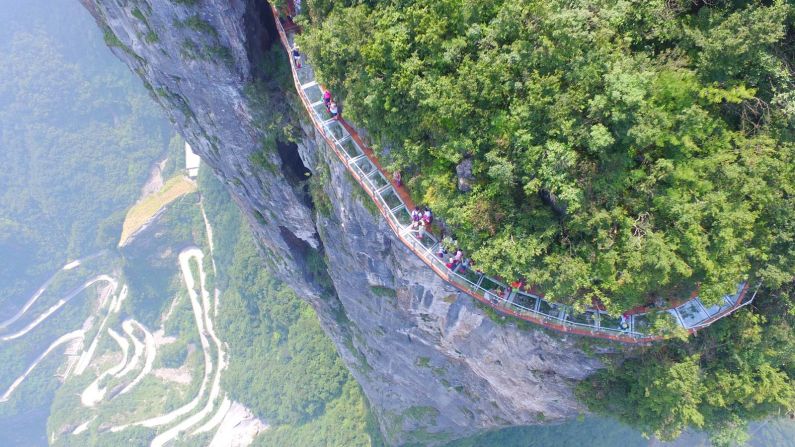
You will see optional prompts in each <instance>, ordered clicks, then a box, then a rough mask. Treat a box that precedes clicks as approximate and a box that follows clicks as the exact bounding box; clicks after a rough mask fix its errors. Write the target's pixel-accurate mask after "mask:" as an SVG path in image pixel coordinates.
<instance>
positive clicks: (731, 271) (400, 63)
mask: <svg viewBox="0 0 795 447" xmlns="http://www.w3.org/2000/svg"><path fill="white" fill-rule="evenodd" d="M305 3H306V5H305V6H306V9H307V19H305V23H306V25H307V27H306V28H307V31H306V33H305V34H304V35H303V36H302V38H301V39H300V42H301V47H302V48H303V49H304V51H306V52H307V53H308V54H309V57H310V58H311V59H312V60H313V61H314V62H315V66H316V68H317V72H318V75H319V78H320V79H321V80H322V81H323V82H324V83H325V84H326V85H328V87H330V88H331V90H332V91H333V92H334V93H335V95H337V96H339V97H342V98H343V99H344V101H343V102H344V106H345V114H346V116H347V117H349V118H351V120H353V121H355V122H356V123H357V124H359V125H362V126H363V127H365V128H367V129H368V130H369V131H370V132H371V133H372V135H373V138H374V145H375V146H376V147H379V146H384V147H386V146H387V145H388V146H389V147H391V150H390V151H389V153H388V154H384V155H383V156H382V157H383V161H384V162H385V163H386V164H388V165H391V166H392V167H393V168H394V169H400V170H401V171H402V172H404V173H406V175H404V181H406V183H407V184H408V186H409V187H410V189H411V190H412V193H413V194H414V195H415V199H416V200H417V201H419V202H421V203H427V204H429V205H431V206H432V207H433V208H434V209H435V210H436V211H437V214H438V215H439V216H441V217H442V218H444V220H445V221H446V223H447V224H448V225H449V226H450V228H452V229H453V231H455V236H456V237H457V239H458V240H459V241H460V242H461V244H462V245H463V246H464V247H465V248H466V249H467V251H468V252H469V253H470V254H471V255H472V257H473V258H474V259H475V260H476V261H478V262H479V264H480V265H481V266H482V267H483V268H485V269H486V270H487V271H490V272H492V273H495V274H499V275H501V276H503V277H505V278H509V279H513V278H516V277H525V278H526V279H527V280H528V281H529V282H531V283H535V284H537V285H538V286H539V288H540V289H542V290H543V291H544V293H545V294H546V296H547V297H549V298H551V299H553V300H556V301H562V302H568V303H573V304H576V305H579V306H585V305H589V304H590V303H591V302H592V298H599V299H601V300H602V302H604V303H605V304H606V305H607V306H608V308H609V309H610V310H612V311H614V312H619V311H623V310H625V309H627V308H629V307H632V306H635V305H638V304H643V303H647V302H649V301H651V300H653V299H654V298H658V297H662V298H668V297H682V296H687V295H689V293H690V292H691V291H693V290H695V289H696V288H699V289H700V294H701V296H702V298H703V299H705V300H706V301H716V300H718V299H720V297H721V296H723V295H724V294H727V293H730V292H732V291H733V290H735V287H736V285H737V283H738V282H740V281H742V280H744V279H746V278H748V277H749V276H750V277H751V279H752V281H759V280H762V281H764V282H765V283H766V284H767V285H768V286H771V287H773V288H775V287H777V286H778V285H780V284H782V283H784V282H786V281H787V280H789V279H791V278H792V276H793V272H795V266H794V265H793V258H792V257H788V255H787V254H788V253H791V252H792V250H793V249H792V246H793V244H792V238H793V233H794V232H793V227H792V224H791V222H792V221H793V218H795V201H793V194H792V191H793V188H795V174H793V171H794V168H793V164H792V163H791V160H792V159H793V156H794V155H795V149H794V148H793V147H794V146H793V138H792V137H793V116H794V114H795V90H793V88H792V87H793V76H792V57H793V52H795V45H793V38H792V36H793V28H792V18H793V7H792V5H790V4H788V3H786V2H783V1H772V2H757V1H725V2H691V1H689V0H688V1H684V0H682V1H663V0H656V1H649V2H626V1H622V2H615V1H606V0H603V1H575V2H569V1H562V0H561V1H532V0H523V1H504V0H487V1H483V0H477V1H475V0H462V1H458V0H457V1H452V0H440V1H434V2H425V1H412V0H408V1H385V2H371V1H365V2H353V1H331V0H308V1H307V2H305ZM467 158H468V159H471V160H472V165H473V173H474V176H475V181H474V183H473V187H472V191H471V192H469V193H462V192H460V191H458V190H457V188H456V183H457V182H456V179H455V167H456V165H457V164H459V163H460V162H461V161H462V160H464V159H467Z"/></svg>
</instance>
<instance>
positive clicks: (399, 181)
mask: <svg viewBox="0 0 795 447" xmlns="http://www.w3.org/2000/svg"><path fill="white" fill-rule="evenodd" d="M393 178H394V179H395V185H397V186H403V179H402V178H401V177H400V171H395V175H394V176H393Z"/></svg>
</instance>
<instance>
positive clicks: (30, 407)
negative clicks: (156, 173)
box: [0, 0, 171, 445]
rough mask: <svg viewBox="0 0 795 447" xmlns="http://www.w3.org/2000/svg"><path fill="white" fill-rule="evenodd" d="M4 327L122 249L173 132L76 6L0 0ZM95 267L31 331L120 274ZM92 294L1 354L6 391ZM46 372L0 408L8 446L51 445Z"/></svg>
mask: <svg viewBox="0 0 795 447" xmlns="http://www.w3.org/2000/svg"><path fill="white" fill-rule="evenodd" d="M0 51H1V52H2V54H3V56H2V63H0V166H2V170H1V171H0V319H2V320H5V318H7V317H9V316H11V315H13V314H14V313H15V311H16V310H17V309H18V307H19V306H20V305H21V303H22V302H24V300H26V299H27V298H28V297H29V296H30V294H31V293H32V292H33V291H34V290H35V289H36V288H37V287H39V285H40V284H41V283H42V282H44V280H45V279H46V278H47V277H49V276H50V275H51V274H52V273H53V272H54V271H55V270H56V269H57V268H59V267H60V266H61V265H63V264H64V263H65V262H66V260H67V259H69V258H76V257H81V256H85V255H88V254H90V253H92V252H96V251H98V250H99V249H102V248H110V247H114V246H115V245H116V242H118V235H119V229H120V228H121V223H122V220H123V218H124V211H125V210H126V208H127V207H128V206H129V205H131V204H132V202H134V201H135V199H136V198H137V196H138V193H139V191H140V187H141V186H142V185H143V182H144V180H145V179H146V175H147V171H148V169H149V166H150V165H151V163H152V162H154V161H156V157H157V156H158V155H159V154H162V153H163V152H164V149H165V145H166V144H167V143H168V138H169V135H170V134H171V131H170V130H169V128H168V122H167V121H166V120H165V119H164V118H163V116H162V112H161V111H160V110H158V108H157V107H156V105H154V104H153V101H151V100H150V99H149V98H148V95H147V92H146V90H145V89H144V88H143V86H142V85H141V83H140V81H138V80H137V79H136V78H135V77H134V75H133V74H132V73H130V72H129V70H127V68H126V67H124V65H123V64H121V63H120V62H119V61H118V60H117V59H116V58H115V57H114V56H113V55H112V54H111V52H110V51H109V50H108V49H107V47H106V46H105V43H104V41H103V38H102V33H101V32H100V31H99V30H98V29H97V28H96V26H95V24H94V22H93V20H92V19H91V17H90V16H89V14H88V13H87V11H85V10H84V9H83V8H82V6H81V5H80V4H79V3H78V2H75V1H73V0H29V1H24V2H19V1H15V0H0ZM113 262H115V259H114V258H113V257H112V256H105V257H101V258H96V259H94V260H93V261H91V262H89V263H85V264H84V265H83V267H81V268H78V269H74V270H70V271H68V272H62V273H61V274H59V275H58V276H57V277H56V278H55V282H53V283H52V285H51V286H50V287H49V289H48V290H47V292H46V293H45V294H44V295H42V297H41V299H40V300H39V301H38V302H37V303H36V304H35V305H34V307H32V308H31V310H30V312H29V315H28V316H26V317H24V318H23V319H21V320H20V321H19V322H17V323H16V324H15V325H13V327H12V329H13V330H17V329H20V328H21V327H23V326H24V325H26V324H28V323H29V322H30V321H31V320H32V319H33V318H34V317H35V316H37V315H40V314H41V313H42V312H43V310H44V309H46V308H48V307H49V306H51V305H53V304H54V303H55V302H56V301H57V300H58V299H60V298H62V297H63V296H64V295H65V294H66V293H67V292H68V291H69V290H71V289H72V288H74V287H76V286H77V285H78V284H81V283H82V282H83V281H85V279H87V278H88V277H90V276H93V275H95V274H98V273H105V272H108V271H110V270H112V269H113ZM95 296H96V294H95V293H94V289H93V288H91V289H89V290H87V291H85V292H83V293H81V294H80V295H78V296H76V297H75V298H74V299H73V300H72V302H70V303H69V304H68V305H66V306H64V308H63V309H61V310H60V311H59V312H58V313H56V314H54V315H53V316H52V317H50V318H48V319H47V320H46V321H44V322H42V323H41V324H40V325H39V326H37V327H36V329H34V330H33V331H31V332H30V333H29V334H27V335H25V336H24V337H22V338H19V339H17V340H13V341H9V342H4V343H3V345H2V347H1V348H0V364H2V365H3V366H2V368H0V389H2V390H3V391H5V389H6V387H7V386H8V385H10V383H11V382H12V381H13V380H14V379H16V378H17V377H18V376H19V375H20V374H22V373H23V372H24V371H25V369H26V368H27V367H28V365H29V364H30V362H31V361H32V360H33V359H34V358H35V357H36V356H38V355H39V353H40V352H41V351H42V350H44V349H45V348H46V347H47V346H48V345H49V344H50V343H51V342H52V341H53V340H55V339H56V338H57V337H58V336H60V335H63V334H64V333H66V332H69V331H71V330H74V329H76V328H78V327H80V324H81V323H82V322H83V321H84V320H85V318H86V316H87V315H89V314H90V313H91V312H93V310H94V306H95V304H96V302H95V301H94V299H93V298H94V297H95ZM62 360H63V357H61V356H60V355H52V356H50V357H48V358H47V359H46V360H45V361H44V362H43V363H42V364H40V365H39V366H38V367H37V368H36V369H35V370H34V371H33V372H32V374H31V375H30V376H29V377H28V378H27V379H26V380H25V382H24V383H23V384H22V386H21V387H20V388H19V389H17V390H16V391H15V393H14V394H13V395H12V398H11V401H10V402H7V403H4V404H1V405H0V444H2V445H44V444H46V442H47V436H46V434H45V421H46V419H47V416H48V413H49V403H50V402H51V400H52V395H53V392H54V391H55V390H56V389H57V388H58V386H59V385H60V384H59V383H58V381H57V380H56V379H54V377H53V375H54V372H55V370H56V368H58V367H60V366H61V365H62V363H61V361H62Z"/></svg>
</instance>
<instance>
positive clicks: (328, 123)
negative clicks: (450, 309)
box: [271, 6, 756, 344]
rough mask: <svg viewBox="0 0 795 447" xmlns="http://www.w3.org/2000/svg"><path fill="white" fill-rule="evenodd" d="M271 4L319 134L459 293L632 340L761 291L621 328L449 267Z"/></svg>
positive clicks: (401, 234)
mask: <svg viewBox="0 0 795 447" xmlns="http://www.w3.org/2000/svg"><path fill="white" fill-rule="evenodd" d="M271 8H272V10H273V14H274V22H275V24H276V29H277V30H278V32H279V38H280V41H281V44H282V46H283V47H284V49H285V51H287V54H288V59H289V60H290V69H291V71H292V75H293V82H294V84H295V88H296V91H297V92H298V95H299V96H300V98H301V102H302V103H303V105H304V108H306V111H307V113H308V114H309V116H310V118H311V119H312V123H313V125H314V127H315V129H316V130H317V132H318V133H319V134H320V135H321V136H322V137H323V139H324V140H325V141H326V143H327V144H328V146H329V147H330V148H331V149H332V151H333V152H334V154H336V155H337V157H338V158H339V159H340V161H342V163H343V164H344V165H345V167H346V168H347V169H348V172H350V174H351V175H352V176H353V177H354V178H355V179H356V181H357V182H358V183H359V185H360V186H361V187H362V188H364V190H365V192H366V193H367V195H369V196H370V198H371V199H372V200H373V202H375V204H376V206H377V207H378V210H379V211H380V212H381V214H382V215H383V216H384V218H385V219H386V222H387V224H389V226H390V227H391V229H392V231H393V232H394V233H395V236H396V237H397V238H398V239H399V240H400V241H401V242H403V244H404V245H406V247H408V248H409V250H411V251H412V252H413V253H414V254H415V255H417V256H418V257H419V258H420V259H421V260H422V261H423V262H424V263H425V264H427V265H428V267H430V268H431V269H432V270H433V271H434V272H435V273H436V274H437V275H438V276H439V277H441V278H442V279H443V280H445V281H446V282H448V283H449V284H451V285H452V286H454V287H455V288H457V289H458V290H460V291H461V292H463V293H466V294H467V295H469V296H471V297H472V298H475V299H476V300H478V301H480V302H481V303H483V304H486V305H488V306H490V307H492V308H494V309H495V310H497V311H499V312H500V313H503V314H506V315H512V316H514V317H517V318H521V319H522V320H526V321H529V322H532V323H535V324H538V325H541V326H544V327H546V328H550V329H554V330H557V331H561V332H567V333H574V334H578V335H583V336H588V337H597V338H604V339H609V340H614V341H620V342H624V343H633V344H638V343H648V342H651V341H657V340H662V339H664V338H665V336H664V335H658V334H652V333H649V332H646V331H647V330H650V329H651V323H650V320H649V314H650V312H667V313H669V314H671V315H672V316H673V317H674V318H675V320H676V322H677V324H678V325H679V326H681V327H682V328H684V329H685V330H687V331H688V332H690V333H694V332H696V331H697V330H699V329H701V328H704V327H707V326H709V325H710V324H712V323H714V322H715V321H716V320H718V319H720V318H723V317H725V316H726V315H729V314H730V313H732V312H734V311H735V310H737V309H739V308H741V307H743V306H745V305H747V304H749V303H750V302H752V301H753V299H754V297H755V296H756V292H754V294H753V295H752V296H751V297H750V298H749V299H745V298H746V295H747V292H748V283H747V282H743V283H741V284H739V285H738V286H737V290H736V292H735V293H734V294H731V295H726V296H725V297H724V298H723V300H722V302H721V303H720V304H716V305H714V306H710V307H707V306H706V305H705V304H704V303H702V302H701V300H700V299H699V298H698V297H694V298H691V299H690V300H688V301H686V302H684V303H682V304H680V305H678V306H676V307H674V308H671V309H664V310H663V309H660V310H656V311H649V310H646V309H643V310H641V311H639V312H637V313H633V314H632V315H628V318H627V319H628V327H627V328H626V329H622V328H621V326H620V325H621V322H620V319H619V318H615V317H612V316H610V315H608V314H607V313H606V312H603V311H600V310H598V309H589V310H588V311H586V312H583V313H574V312H573V310H572V308H571V307H569V306H565V305H561V304H557V303H552V302H549V301H547V300H545V299H543V297H541V296H538V295H535V294H533V293H528V292H524V291H519V290H513V291H512V292H511V294H510V295H509V296H508V297H502V296H499V295H497V294H495V293H493V292H492V291H494V290H505V289H506V288H507V285H506V284H504V283H503V282H502V281H500V280H498V279H496V278H493V277H490V276H486V275H482V274H476V273H474V272H471V271H467V272H458V271H456V270H452V271H451V270H450V269H448V268H447V267H446V266H445V264H444V261H443V260H442V259H440V258H439V257H437V255H436V254H435V253H436V252H437V251H438V248H439V246H440V245H439V242H438V241H437V240H436V239H435V238H434V236H433V235H431V234H429V233H425V237H424V238H423V239H422V240H420V239H417V237H416V235H415V234H414V232H413V231H411V230H410V229H409V225H410V223H411V215H410V212H409V210H410V209H413V204H412V203H411V199H410V198H409V195H408V193H407V192H406V191H405V189H404V188H403V187H402V186H398V185H396V184H394V183H393V182H392V181H390V180H389V176H387V175H386V174H385V173H384V170H383V168H382V167H381V166H380V164H379V163H378V160H377V159H376V157H375V155H374V153H373V151H372V150H371V149H370V148H368V147H367V146H366V145H365V144H364V143H363V142H362V140H361V138H359V135H358V134H357V133H356V131H355V130H354V129H353V127H352V126H350V125H349V124H348V123H346V122H345V120H344V119H339V120H335V119H333V118H332V117H331V116H330V115H329V113H328V112H327V110H326V107H325V104H324V103H323V88H322V86H321V85H320V84H318V82H317V81H316V80H315V78H314V72H313V70H312V68H311V66H310V64H309V63H308V61H307V60H306V55H305V54H302V59H303V61H302V66H301V68H300V69H296V66H295V61H294V60H293V58H292V57H291V56H290V54H291V49H292V48H293V44H294V42H293V37H294V35H293V33H292V32H290V33H289V34H288V33H287V32H285V30H284V27H283V26H282V24H281V21H280V20H279V14H278V11H277V10H276V9H275V8H273V7H272V6H271ZM292 28H294V26H293V27H291V29H292ZM628 313H630V312H628Z"/></svg>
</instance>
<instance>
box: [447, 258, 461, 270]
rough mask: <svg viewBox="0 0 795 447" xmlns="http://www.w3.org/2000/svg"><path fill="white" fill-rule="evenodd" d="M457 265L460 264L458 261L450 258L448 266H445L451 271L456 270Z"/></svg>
mask: <svg viewBox="0 0 795 447" xmlns="http://www.w3.org/2000/svg"><path fill="white" fill-rule="evenodd" d="M457 264H458V261H456V260H455V259H453V258H450V259H449V260H448V261H447V264H445V266H446V267H447V268H449V269H450V270H454V269H455V267H456V265H457Z"/></svg>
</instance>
